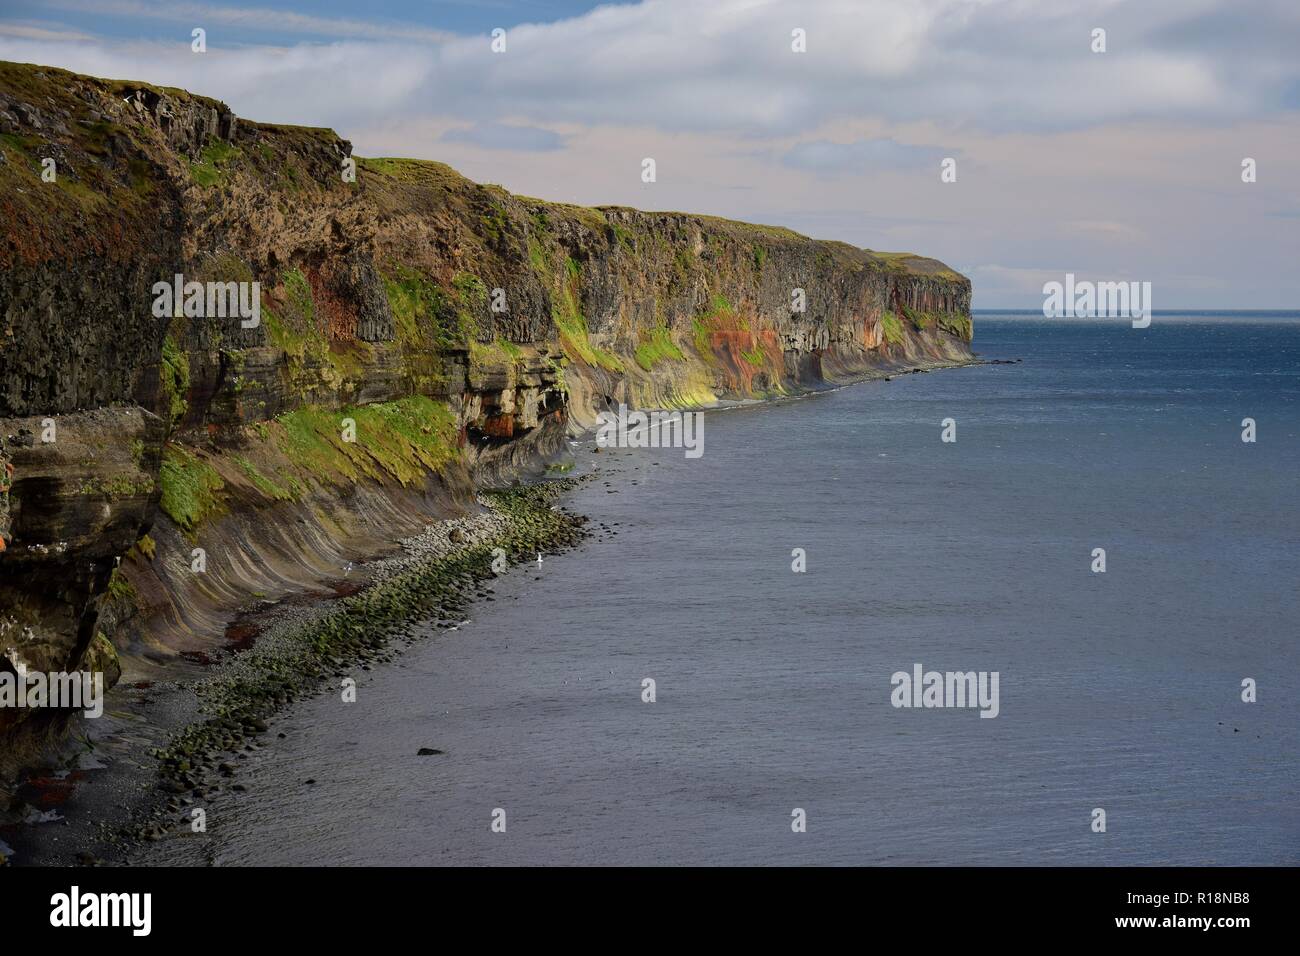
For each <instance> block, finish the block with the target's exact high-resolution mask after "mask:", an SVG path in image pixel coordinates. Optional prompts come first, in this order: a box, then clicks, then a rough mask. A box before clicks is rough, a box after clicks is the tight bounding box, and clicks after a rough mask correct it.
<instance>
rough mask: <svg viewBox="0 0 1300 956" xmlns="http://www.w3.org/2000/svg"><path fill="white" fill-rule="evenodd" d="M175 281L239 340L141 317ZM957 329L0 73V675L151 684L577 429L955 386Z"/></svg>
mask: <svg viewBox="0 0 1300 956" xmlns="http://www.w3.org/2000/svg"><path fill="white" fill-rule="evenodd" d="M178 274H179V275H181V276H183V281H185V282H191V281H197V282H201V283H222V284H223V286H222V288H224V287H225V286H224V284H225V283H235V284H236V286H231V287H230V288H232V289H233V288H242V289H245V290H247V289H250V288H251V284H252V283H253V282H256V283H258V286H259V299H258V304H259V306H260V309H259V314H258V316H257V317H256V322H255V323H254V322H253V321H250V320H249V319H248V318H247V317H243V316H235V315H231V314H229V313H227V314H223V315H214V314H213V312H214V311H215V310H214V309H212V308H211V303H205V305H206V307H200V308H198V309H195V310H193V311H190V310H187V309H185V308H179V309H178V308H177V307H176V304H175V303H171V304H170V305H169V306H167V307H165V308H163V309H162V310H161V311H160V310H159V309H158V308H157V307H156V305H157V299H158V294H157V292H156V290H155V283H158V282H160V281H161V282H167V283H171V282H172V281H173V279H174V277H175V276H176V275H178ZM240 284H242V285H240ZM969 303H970V284H969V282H968V281H967V280H966V279H964V278H963V277H961V276H959V275H957V274H956V273H954V272H952V271H951V270H949V269H948V268H946V267H945V266H944V265H942V264H941V263H939V262H936V261H934V260H931V259H924V258H920V257H917V256H912V255H901V254H887V253H877V252H872V251H868V250H863V249H856V248H853V247H850V246H847V245H844V244H842V243H834V242H819V241H815V240H812V239H809V238H806V237H804V236H801V235H798V234H796V233H793V232H790V231H788V230H785V229H778V228H771V227H764V226H754V225H747V224H744V223H737V222H730V221H726V220H720V219H714V218H710V217H706V216H693V215H688V214H683V213H650V212H640V211H637V210H633V209H626V208H615V207H603V208H579V207H573V206H565V205H559V204H554V203H547V202H542V201H539V200H534V199H528V198H524V197H520V196H513V195H511V194H509V193H507V192H506V191H505V190H503V189H500V188H498V187H494V186H480V185H477V184H474V183H471V182H469V181H467V180H465V179H464V178H462V177H461V176H459V175H458V174H457V173H455V172H454V171H453V170H451V169H450V168H448V167H446V166H444V165H442V164H439V163H433V162H420V161H413V160H390V159H370V160H368V159H360V158H358V159H353V158H352V156H351V147H350V145H349V144H348V143H347V142H345V141H343V140H341V139H339V137H338V136H336V135H335V134H334V133H333V132H331V131H329V130H323V129H306V128H300V127H284V126H270V125H267V124H259V123H254V122H249V121H246V120H243V119H236V117H235V116H234V115H233V114H232V113H231V112H230V110H229V109H228V108H227V107H226V106H225V105H224V104H222V103H219V102H216V101H213V100H210V99H206V98H204V97H199V96H194V95H192V94H189V93H187V92H185V91H182V90H172V89H162V88H156V87H152V86H149V85H147V84H140V83H131V82H123V81H106V80H98V79H92V78H87V77H81V76H76V75H73V74H69V73H66V72H63V71H60V70H54V69H50V68H44V67H33V66H25V65H18V64H0V545H2V550H0V668H10V669H12V668H13V667H15V666H17V665H18V664H20V663H21V664H24V665H26V666H28V667H30V668H33V669H41V670H71V669H76V668H82V667H96V668H101V669H108V670H110V671H112V670H113V669H114V667H115V664H114V662H113V656H114V647H116V649H117V650H118V651H126V652H129V653H130V660H129V667H130V668H131V669H132V670H133V671H135V672H147V671H148V670H149V669H150V667H153V666H157V664H158V663H165V662H166V661H167V660H168V659H170V658H171V657H173V656H174V655H176V654H177V653H181V652H184V651H187V650H194V649H201V648H203V647H211V646H213V645H214V644H216V643H219V642H220V640H221V635H222V632H223V629H224V625H225V623H226V622H227V621H228V620H229V618H230V616H231V613H232V612H233V611H234V610H236V609H238V608H240V607H244V606H246V605H248V604H249V603H250V602H251V601H256V600H272V599H274V598H276V597H277V596H280V595H283V594H285V593H288V592H289V591H291V590H295V589H301V588H304V587H312V586H317V585H319V584H320V583H321V582H328V581H331V580H332V579H334V578H337V576H338V574H339V569H340V568H342V567H344V566H346V565H347V562H348V561H349V560H353V559H356V558H358V557H362V556H365V555H368V554H373V553H375V552H377V551H380V550H382V549H383V548H384V547H385V546H387V545H389V544H391V542H392V541H393V540H394V539H395V538H396V537H397V536H398V535H400V534H402V533H403V532H405V531H408V530H409V531H413V530H415V529H416V528H418V527H420V526H421V525H423V524H424V523H426V522H427V521H428V520H430V519H431V518H435V517H438V516H442V515H447V514H453V513H458V512H463V511H464V510H466V509H468V508H472V507H473V504H472V489H473V485H474V482H475V481H476V480H477V481H479V482H494V481H502V480H505V479H507V478H509V477H510V476H511V475H512V474H513V473H514V472H516V471H517V470H518V469H519V468H520V467H521V466H523V465H525V464H527V463H530V462H531V463H535V462H538V461H545V460H546V458H547V456H550V455H555V454H558V453H560V452H561V451H562V447H563V437H564V435H565V434H566V431H569V430H572V429H575V428H578V427H582V426H587V425H590V424H591V423H592V421H593V420H594V418H595V415H596V413H597V412H598V411H600V410H601V409H603V408H606V407H609V406H611V405H617V404H618V403H620V402H625V403H627V404H628V405H629V406H642V407H670V406H671V407H704V406H708V405H709V404H712V403H714V402H716V401H717V400H719V399H729V398H763V397H770V396H775V395H781V394H786V393H790V392H794V391H798V390H802V389H808V388H816V387H820V386H822V385H824V384H826V383H833V382H838V381H847V380H851V379H853V378H857V377H862V376H865V375H869V374H872V373H874V372H879V371H883V370H890V369H895V368H915V367H925V366H933V365H940V364H952V363H958V362H963V361H968V360H970V357H971V353H970V350H969V343H970V338H971V323H970V310H969ZM187 311H190V314H186V313H187ZM241 319H242V321H241ZM27 716H29V715H28V714H27V713H17V712H13V711H9V712H5V711H0V733H5V732H12V731H13V729H14V727H15V725H16V724H18V723H19V722H20V719H21V718H23V717H27Z"/></svg>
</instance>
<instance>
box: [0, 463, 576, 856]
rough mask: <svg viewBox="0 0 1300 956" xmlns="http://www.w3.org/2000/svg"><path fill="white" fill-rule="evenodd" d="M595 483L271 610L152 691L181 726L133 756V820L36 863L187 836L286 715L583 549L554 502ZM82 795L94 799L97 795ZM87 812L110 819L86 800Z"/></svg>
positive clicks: (504, 502)
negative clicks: (227, 646) (222, 651)
mask: <svg viewBox="0 0 1300 956" xmlns="http://www.w3.org/2000/svg"><path fill="white" fill-rule="evenodd" d="M592 477H594V475H591V474H588V475H584V476H581V477H565V478H558V479H552V480H547V481H543V482H540V483H537V484H532V485H527V486H522V487H515V488H510V489H506V490H500V491H489V492H484V493H482V494H480V495H479V496H478V498H477V502H478V504H479V505H480V506H481V507H482V508H483V509H484V510H482V511H481V512H479V513H476V514H472V515H468V516H465V517H461V518H453V519H449V520H445V521H439V522H437V523H435V524H431V525H429V526H428V527H426V528H425V529H424V530H423V531H422V532H420V533H419V534H416V535H413V536H410V537H408V538H406V539H404V540H403V541H402V542H401V553H400V554H398V555H396V556H393V557H388V558H382V559H379V560H376V561H374V562H371V563H368V564H365V565H362V566H360V567H358V568H355V569H353V572H354V573H355V575H356V584H355V588H354V589H351V593H349V594H347V595H346V596H343V597H339V598H338V599H336V600H333V601H328V602H321V603H316V604H310V605H307V604H303V603H301V602H295V601H286V602H281V603H278V604H276V605H275V606H274V607H272V608H269V609H266V610H264V611H262V612H261V613H259V614H256V615H254V616H253V618H252V620H253V621H254V622H255V624H254V626H255V627H256V629H257V633H256V636H255V638H251V639H250V640H249V646H247V647H246V648H245V649H240V650H232V651H231V652H229V653H227V654H226V655H225V656H223V657H221V658H220V659H217V660H215V661H213V662H212V663H211V664H210V665H209V666H207V667H206V668H204V671H203V673H202V675H201V676H200V677H199V678H198V679H182V680H178V681H174V682H165V683H164V682H158V683H154V684H152V685H151V686H150V688H149V693H150V695H151V698H152V700H153V701H154V703H155V704H158V705H159V706H160V707H161V709H162V710H168V709H169V707H168V704H169V703H170V704H171V705H172V707H171V708H170V709H171V710H172V711H173V712H178V713H182V714H183V713H186V712H188V713H189V717H188V718H185V717H182V718H181V720H180V724H179V726H178V727H177V728H176V729H174V730H172V731H171V732H170V734H169V737H168V739H167V741H166V742H165V744H164V745H163V746H161V747H157V748H153V750H152V753H151V754H150V753H138V754H136V757H137V758H138V760H137V761H135V766H133V767H130V768H129V769H127V775H128V777H135V778H136V779H135V783H136V788H135V789H136V791H137V792H136V798H135V799H134V800H132V801H130V802H131V805H130V806H129V807H121V806H119V805H118V804H117V803H114V804H113V806H114V807H116V808H117V812H116V813H110V814H106V815H111V816H114V817H115V819H108V820H99V821H93V820H86V821H79V824H80V826H82V827H84V828H86V829H87V830H88V831H90V830H91V828H96V829H97V832H88V835H90V836H92V837H93V842H94V843H95V844H96V846H95V847H94V849H93V850H91V849H83V850H81V851H80V852H78V853H77V854H76V856H75V857H74V858H72V859H62V858H59V856H58V852H57V851H56V850H54V849H53V848H52V847H48V846H46V847H45V848H44V849H45V850H46V852H48V853H49V854H51V855H52V856H53V858H54V859H53V860H45V859H42V860H40V861H39V862H53V861H55V860H57V861H58V862H66V863H72V862H76V863H81V864H88V865H97V864H104V863H121V862H126V861H127V860H128V859H129V858H130V857H131V855H132V853H133V851H135V850H137V849H138V848H139V847H141V846H142V845H144V844H146V843H149V842H153V841H158V840H162V839H164V838H166V837H167V836H169V835H170V834H175V833H177V832H180V831H188V830H189V829H190V826H191V823H192V819H193V818H192V816H191V811H192V810H193V809H194V808H196V807H200V806H202V804H203V802H204V801H205V800H209V799H211V798H213V797H216V796H218V795H220V794H222V793H223V792H226V791H235V792H238V791H241V790H243V789H244V786H243V785H242V784H241V783H239V782H238V779H237V778H238V771H239V759H240V757H241V756H246V755H247V754H248V753H249V752H252V751H254V750H256V749H258V748H259V746H260V745H259V743H258V740H257V738H258V737H259V736H261V735H263V734H266V733H268V732H270V730H271V725H270V721H271V720H273V719H274V717H275V716H276V715H277V714H279V713H281V712H282V711H284V710H285V709H286V708H288V707H290V706H291V705H292V704H293V702H294V701H296V700H298V699H301V698H303V697H305V696H310V695H313V694H317V693H321V692H324V691H325V690H326V689H327V688H332V690H333V691H334V692H338V691H339V688H340V685H341V684H342V682H343V680H344V679H345V678H348V677H349V676H350V675H351V674H352V673H353V672H355V671H366V670H370V669H371V668H372V666H374V665H376V664H382V663H389V662H391V661H392V660H394V658H395V657H396V656H397V655H398V654H399V653H400V651H401V647H400V645H401V643H403V642H405V643H407V644H409V643H411V642H412V641H414V640H416V638H415V636H414V625H415V624H417V623H420V622H433V623H434V624H435V626H437V627H439V628H446V629H454V628H456V627H458V626H459V624H461V623H463V621H464V619H465V617H466V615H467V613H468V609H469V604H470V602H472V601H474V600H492V593H493V590H492V588H491V586H490V582H491V581H492V580H493V579H494V578H495V577H496V576H497V575H498V573H503V571H504V569H505V568H506V567H508V566H515V565H518V564H520V563H524V562H527V561H530V560H532V559H533V557H534V556H535V555H537V554H539V553H540V554H555V553H558V552H560V551H563V550H567V549H570V548H573V547H576V546H577V545H579V544H580V543H581V541H582V540H583V539H584V538H585V537H586V536H587V534H588V533H589V532H588V530H587V529H586V527H585V525H586V519H585V518H584V517H583V516H581V515H576V514H573V513H570V512H568V511H567V510H565V509H564V508H563V507H561V506H560V505H558V504H556V501H557V499H558V498H560V497H561V496H562V495H564V494H565V493H566V492H568V491H570V490H572V489H573V488H574V487H576V486H577V484H578V483H580V482H583V481H587V480H590V479H591V478H592ZM496 549H499V550H496ZM169 697H170V698H172V700H171V701H170V702H169V701H168V698H169ZM137 749H147V748H137ZM117 759H118V762H119V763H123V761H122V759H121V757H119V758H117ZM68 761H69V766H68V767H67V768H65V771H68V772H72V771H74V770H75V768H77V767H81V768H86V767H90V768H93V769H100V768H102V766H103V765H102V764H98V763H97V762H96V761H94V760H93V758H92V759H91V760H90V761H89V762H88V761H87V758H86V756H85V755H84V754H75V755H68ZM125 763H127V764H130V763H131V761H129V760H127V761H125ZM150 764H152V765H153V769H152V770H151V769H150ZM61 773H62V771H61ZM78 776H80V774H78ZM85 789H86V790H87V791H93V790H94V789H95V783H94V782H88V783H86V784H85ZM112 789H120V784H119V786H118V787H115V788H112ZM104 797H105V799H106V800H108V799H112V800H116V798H115V797H112V796H111V794H107V793H106V794H105V795H104ZM89 799H90V803H91V805H103V809H105V810H108V809H109V806H108V804H107V803H106V802H105V800H99V799H96V797H95V795H94V794H93V793H91V794H90V795H89ZM25 817H26V818H27V819H28V822H30V821H31V820H33V819H34V818H32V817H31V814H30V813H29V814H26V815H25ZM15 822H16V821H15ZM42 830H43V827H42V828H38V829H36V830H34V831H32V832H31V833H30V834H29V836H30V837H31V842H32V843H34V844H45V843H46V842H47V841H46V840H45V839H44V838H43V833H42ZM45 855H46V854H45V853H42V854H40V856H42V857H43V856H45ZM3 862H4V858H3V857H2V856H0V865H2V864H3ZM18 862H28V860H25V859H21V858H20V860H19V861H18Z"/></svg>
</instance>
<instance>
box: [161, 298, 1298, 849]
mask: <svg viewBox="0 0 1300 956" xmlns="http://www.w3.org/2000/svg"><path fill="white" fill-rule="evenodd" d="M975 341H976V349H977V351H978V352H980V353H981V354H982V355H983V356H984V357H986V358H1008V359H1014V358H1021V359H1023V362H1022V363H1020V364H1012V365H987V366H979V367H970V368H963V369H956V370H949V371H942V372H935V373H931V374H922V375H907V376H902V377H898V378H895V379H894V380H893V381H890V382H877V383H869V384H862V385H857V386H851V387H848V388H844V389H840V390H837V391H834V392H831V393H827V394H822V395H818V396H815V397H811V398H806V399H801V400H795V401H789V402H785V403H780V404H776V405H769V406H763V407H751V408H743V409H738V410H729V411H725V412H717V413H706V418H705V446H704V448H705V451H704V455H703V457H701V458H699V459H696V460H688V459H686V458H685V457H684V456H683V454H682V453H681V451H680V450H676V451H675V450H671V449H660V450H651V449H646V450H634V449H627V450H615V451H608V452H603V453H601V454H593V453H592V445H591V443H589V442H588V443H586V444H583V445H581V446H579V447H578V448H577V449H575V451H576V455H577V459H578V462H579V467H580V469H589V468H592V467H596V468H597V469H598V470H599V471H601V472H602V477H600V478H598V479H597V480H594V481H591V482H589V483H587V484H586V485H585V486H584V487H582V488H581V489H580V490H579V491H578V492H576V493H575V494H574V495H573V496H572V497H571V499H570V501H569V503H568V504H569V506H570V507H572V508H574V509H575V510H579V511H582V512H584V513H586V514H588V515H590V516H591V517H592V519H593V523H595V524H597V525H598V524H601V523H603V524H605V525H608V526H609V527H611V528H612V529H613V530H615V531H617V532H618V534H617V535H609V536H603V537H601V538H599V539H595V540H592V541H591V542H590V543H588V544H587V545H586V546H584V547H583V548H581V549H579V550H577V551H574V552H571V553H568V554H564V555H555V556H543V563H542V565H541V566H540V568H539V567H538V566H537V565H536V564H533V565H530V566H526V567H524V568H521V569H516V570H514V571H512V572H510V573H509V574H508V575H506V576H504V577H502V578H501V579H500V580H499V581H498V582H497V583H496V585H495V587H496V594H495V600H494V601H492V602H490V603H483V604H480V605H477V606H476V607H475V609H474V612H473V617H472V621H471V622H470V623H468V624H466V625H465V626H463V627H461V628H460V629H459V630H457V631H454V632H434V636H432V638H431V639H430V640H429V641H427V642H423V643H421V644H418V645H417V646H415V647H414V648H413V649H411V650H410V651H408V652H407V653H406V654H405V655H404V656H403V657H402V658H401V659H400V661H399V662H398V663H397V664H394V665H390V666H387V667H384V668H380V669H377V670H375V671H372V672H365V673H359V674H358V677H359V678H360V679H361V680H360V685H359V689H358V694H359V697H358V701H357V702H356V703H355V704H343V703H342V702H341V701H340V700H339V698H338V696H337V695H333V694H331V695H328V696H322V697H320V698H317V699H315V700H312V701H309V702H306V703H304V704H302V705H300V706H299V707H297V708H296V709H295V710H294V711H293V712H292V713H291V714H290V715H289V716H287V717H286V718H285V719H283V720H281V721H279V722H278V723H277V725H276V726H275V727H274V728H273V729H275V730H278V731H284V732H286V734H287V737H286V738H285V739H283V740H279V739H275V738H274V735H269V736H270V737H271V739H270V741H269V746H268V747H267V748H266V750H264V751H262V752H260V753H259V754H258V755H256V756H255V757H253V758H252V759H250V760H249V761H247V763H248V765H249V767H248V770H247V772H246V773H244V774H241V779H243V780H244V782H245V783H247V784H248V786H249V791H248V792H247V793H244V794H237V795H233V796H232V797H228V798H224V800H225V802H223V803H221V804H219V805H214V806H213V808H212V810H211V811H210V813H209V833H208V834H207V835H206V836H204V837H193V838H188V839H185V840H182V841H179V843H177V844H173V845H172V846H170V847H169V848H167V849H165V850H163V851H160V852H159V856H160V858H163V857H169V856H170V857H175V855H176V854H178V853H180V854H192V855H194V856H196V857H201V858H204V859H209V860H212V861H214V862H216V863H228V864H335V863H337V864H370V863H373V864H393V865H402V864H440V863H448V864H630V865H635V864H651V865H657V864H1031V863H1033V864H1087V865H1105V864H1295V863H1297V862H1300V795H1298V791H1300V766H1298V763H1297V755H1298V754H1300V719H1297V718H1298V717H1300V705H1298V703H1297V701H1298V700H1300V640H1298V638H1300V628H1298V625H1300V602H1298V600H1297V588H1296V581H1297V576H1298V572H1300V547H1297V543H1298V542H1300V505H1298V502H1297V476H1298V475H1300V440H1298V438H1300V427H1298V426H1297V418H1298V416H1300V315H1297V314H1295V313H1290V314H1274V315H1269V316H1265V317H1259V316H1241V315H1238V316H1223V315H1218V316H1215V315H1191V316H1161V315H1159V314H1158V315H1157V316H1156V318H1155V320H1154V322H1153V323H1152V325H1151V327H1150V328H1149V329H1146V330H1134V329H1132V328H1130V327H1129V326H1128V325H1126V324H1122V323H1115V322H1100V321H1095V320H1094V321H1074V322H1065V321H1061V320H1044V319H1042V318H1041V317H1039V318H1034V317H1032V316H1002V317H999V316H989V315H977V316H976V340H975ZM1246 417H1250V418H1253V419H1254V420H1255V421H1256V423H1257V429H1258V440H1257V441H1256V442H1255V443H1253V444H1248V443H1244V442H1243V441H1242V440H1241V432H1242V425H1241V422H1242V419H1243V418H1246ZM945 418H953V419H955V421H956V423H957V441H956V442H955V443H944V442H941V441H940V432H941V422H942V420H943V419H945ZM1099 547H1100V548H1104V549H1105V551H1106V562H1107V568H1106V572H1105V573H1101V574H1098V573H1093V572H1092V571H1091V570H1090V566H1091V564H1092V551H1093V549H1094V548H1099ZM795 548H803V549H805V551H806V554H807V571H806V573H802V574H799V573H794V572H792V570H791V561H792V558H791V551H792V549H795ZM917 663H920V664H921V665H923V667H924V668H925V669H926V670H931V669H933V670H938V671H971V670H974V671H988V672H992V671H996V672H998V674H999V713H998V716H997V717H996V718H994V719H987V718H981V717H980V716H979V713H978V711H977V710H975V709H969V708H967V709H956V708H953V709H904V708H895V707H893V706H892V705H891V690H892V686H891V675H892V674H893V673H894V672H896V671H911V670H912V667H913V665H914V664H917ZM644 678H652V679H653V680H654V681H655V683H656V700H655V702H654V703H644V702H643V701H642V699H641V695H642V681H643V679H644ZM1244 678H1253V679H1254V680H1255V681H1257V685H1258V691H1257V693H1258V700H1257V702H1255V703H1245V702H1243V701H1242V700H1241V692H1242V688H1241V683H1242V680H1243V679H1244ZM420 747H432V748H436V749H439V750H442V751H445V752H444V753H443V754H441V755H436V756H430V757H418V756H416V750H417V749H418V748H420ZM308 779H313V780H314V781H316V782H315V783H314V784H307V783H305V781H306V780H308ZM795 808H801V809H803V810H804V811H805V813H806V819H807V830H806V832H804V833H795V832H793V831H792V828H791V821H792V811H793V810H794V809H795ZM1094 808H1101V809H1104V810H1105V812H1106V831H1105V832H1104V833H1096V832H1093V831H1092V829H1091V824H1092V821H1093V811H1094ZM496 809H502V810H504V811H505V819H506V830H505V832H504V833H494V832H492V830H491V829H490V824H491V822H492V816H493V812H494V810H496Z"/></svg>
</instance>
